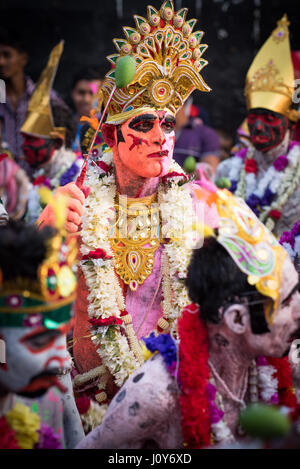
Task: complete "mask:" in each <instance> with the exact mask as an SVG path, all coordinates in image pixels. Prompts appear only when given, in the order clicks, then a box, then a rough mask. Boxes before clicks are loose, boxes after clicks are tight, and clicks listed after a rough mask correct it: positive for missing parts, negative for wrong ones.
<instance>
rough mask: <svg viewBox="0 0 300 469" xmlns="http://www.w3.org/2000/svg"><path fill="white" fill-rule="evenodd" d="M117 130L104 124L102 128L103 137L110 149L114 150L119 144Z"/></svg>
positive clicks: (113, 126) (110, 125)
mask: <svg viewBox="0 0 300 469" xmlns="http://www.w3.org/2000/svg"><path fill="white" fill-rule="evenodd" d="M116 130H117V128H116V126H115V125H112V124H103V126H102V129H101V132H102V137H103V139H104V141H105V143H106V144H107V145H108V146H109V147H110V148H113V147H114V146H115V144H116V143H117V138H116Z"/></svg>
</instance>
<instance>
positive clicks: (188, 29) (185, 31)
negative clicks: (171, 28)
mask: <svg viewBox="0 0 300 469" xmlns="http://www.w3.org/2000/svg"><path fill="white" fill-rule="evenodd" d="M191 32H192V28H191V27H190V25H189V24H187V23H185V24H184V25H183V26H182V34H183V35H184V37H188V36H189V35H190V34H191Z"/></svg>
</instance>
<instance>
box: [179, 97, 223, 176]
mask: <svg viewBox="0 0 300 469" xmlns="http://www.w3.org/2000/svg"><path fill="white" fill-rule="evenodd" d="M191 105H192V99H191V98H190V99H188V100H187V102H186V104H185V105H184V106H183V107H182V108H181V109H180V110H179V111H178V112H177V114H176V142H175V149H174V159H175V161H176V162H177V163H178V164H180V165H181V166H183V165H184V161H185V159H186V158H187V157H188V156H193V157H194V158H195V159H196V162H197V163H206V164H209V165H210V166H211V168H212V171H213V173H215V171H216V168H217V166H218V164H219V161H220V160H219V151H220V142H219V138H218V135H217V133H216V132H215V131H214V130H213V129H212V128H211V127H208V126H206V125H204V124H203V121H202V119H201V118H200V117H190V109H191Z"/></svg>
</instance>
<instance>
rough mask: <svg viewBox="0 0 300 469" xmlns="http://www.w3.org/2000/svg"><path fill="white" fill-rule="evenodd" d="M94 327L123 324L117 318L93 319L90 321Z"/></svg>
mask: <svg viewBox="0 0 300 469" xmlns="http://www.w3.org/2000/svg"><path fill="white" fill-rule="evenodd" d="M89 322H90V324H92V326H117V325H119V324H123V321H122V319H119V318H117V317H116V316H110V317H109V318H104V319H102V318H91V319H89Z"/></svg>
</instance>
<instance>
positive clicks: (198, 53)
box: [193, 47, 201, 60]
mask: <svg viewBox="0 0 300 469" xmlns="http://www.w3.org/2000/svg"><path fill="white" fill-rule="evenodd" d="M199 57H201V51H200V49H199V47H196V49H194V50H193V59H195V60H197V59H199Z"/></svg>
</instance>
